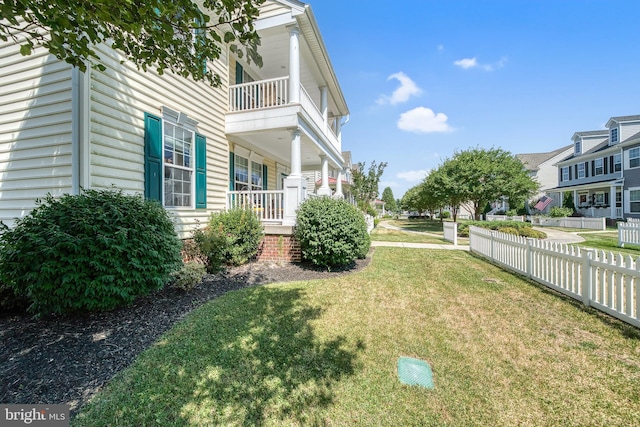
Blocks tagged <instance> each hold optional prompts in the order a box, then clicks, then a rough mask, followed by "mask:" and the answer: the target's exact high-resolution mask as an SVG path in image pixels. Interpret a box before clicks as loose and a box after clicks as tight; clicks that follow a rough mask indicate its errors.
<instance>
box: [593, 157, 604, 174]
mask: <svg viewBox="0 0 640 427" xmlns="http://www.w3.org/2000/svg"><path fill="white" fill-rule="evenodd" d="M598 162H600V166H598ZM593 165H594V168H593V174H594V175H604V159H603V158H599V159H595V160H594V163H593ZM598 169H600V173H598Z"/></svg>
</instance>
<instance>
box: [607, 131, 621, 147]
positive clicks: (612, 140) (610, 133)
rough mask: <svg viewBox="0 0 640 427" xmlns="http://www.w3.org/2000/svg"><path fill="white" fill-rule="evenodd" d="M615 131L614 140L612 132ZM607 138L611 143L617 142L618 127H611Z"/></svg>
mask: <svg viewBox="0 0 640 427" xmlns="http://www.w3.org/2000/svg"><path fill="white" fill-rule="evenodd" d="M614 131H615V136H616V138H615V141H614V139H613V134H614ZM609 138H610V141H611V144H617V143H618V142H620V129H618V128H617V127H614V128H611V131H610V132H609Z"/></svg>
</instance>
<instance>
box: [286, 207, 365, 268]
mask: <svg viewBox="0 0 640 427" xmlns="http://www.w3.org/2000/svg"><path fill="white" fill-rule="evenodd" d="M295 237H296V238H297V240H298V241H299V242H300V248H301V250H302V257H303V259H305V260H307V261H311V262H312V263H313V264H315V265H318V266H321V267H327V268H331V267H336V266H344V265H347V264H349V263H351V262H353V261H354V260H355V259H356V258H360V259H362V258H364V257H366V255H367V252H368V251H369V246H370V245H371V240H370V238H369V233H368V232H367V224H366V222H365V219H364V216H363V215H362V212H360V211H359V210H358V209H357V208H356V207H354V206H352V205H350V204H349V203H347V202H346V201H344V200H334V199H331V198H328V197H321V198H313V199H308V200H306V201H305V202H304V203H302V205H300V208H299V209H298V213H297V225H296V228H295Z"/></svg>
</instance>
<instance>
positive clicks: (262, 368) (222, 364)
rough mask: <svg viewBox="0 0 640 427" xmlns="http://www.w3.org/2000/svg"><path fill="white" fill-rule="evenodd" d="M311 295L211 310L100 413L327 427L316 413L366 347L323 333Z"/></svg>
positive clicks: (287, 293) (239, 298) (288, 292)
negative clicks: (314, 323)
mask: <svg viewBox="0 0 640 427" xmlns="http://www.w3.org/2000/svg"><path fill="white" fill-rule="evenodd" d="M303 297H304V291H303V290H301V289H274V288H267V287H259V288H252V289H248V290H246V291H244V292H240V293H235V294H230V295H227V297H225V298H224V299H223V300H219V301H217V302H216V303H214V304H212V305H209V306H207V307H204V308H203V309H201V310H199V311H198V312H197V313H194V315H193V316H192V317H191V318H189V320H188V321H187V322H184V323H183V324H181V325H180V326H179V327H177V328H176V329H175V330H174V331H173V332H172V333H171V334H170V335H169V336H168V337H166V339H164V340H161V341H159V342H158V344H157V345H156V346H154V348H153V349H152V350H151V351H150V352H148V353H146V354H145V355H143V356H142V357H141V358H140V359H139V362H140V363H141V365H142V366H144V368H142V369H141V368H140V365H139V366H137V367H136V368H135V369H134V370H132V371H130V374H131V375H127V376H126V377H124V381H121V382H119V383H118V385H117V386H116V387H117V388H118V390H115V391H116V393H118V394H119V395H121V396H122V395H126V396H128V397H127V398H124V399H123V400H125V401H126V402H124V401H120V402H115V403H114V405H116V406H117V407H111V408H107V407H105V406H103V405H102V404H101V403H98V404H97V405H96V407H97V408H101V409H99V410H100V411H103V412H107V413H109V412H111V413H113V411H114V410H115V412H116V413H118V414H117V416H118V417H119V419H128V420H130V422H132V423H133V424H138V423H141V424H145V423H146V422H149V421H152V422H160V423H161V424H166V425H169V424H172V425H173V424H176V423H178V424H186V425H262V424H263V423H265V421H266V420H270V421H271V422H273V421H274V420H283V421H284V422H286V423H289V424H290V423H296V424H303V425H309V424H324V421H323V420H320V419H316V416H314V415H313V414H314V412H315V410H316V409H318V408H322V407H327V406H329V405H331V404H332V402H333V392H332V386H333V385H334V384H335V383H336V382H338V381H340V379H341V378H343V377H345V376H348V375H352V374H353V373H354V370H355V366H356V359H357V353H358V352H360V351H362V350H363V348H364V346H363V344H362V343H349V342H348V341H347V340H346V339H345V338H344V337H341V336H335V337H331V338H323V337H319V336H317V335H316V334H315V333H314V328H313V326H312V324H311V322H312V321H313V320H314V319H318V318H319V317H320V315H321V313H322V309H321V308H320V307H317V306H310V305H307V304H305V303H304V302H302V301H301V300H302V298H303ZM112 397H113V396H110V397H109V396H106V397H105V402H103V403H105V404H106V406H109V403H108V401H109V400H110V399H111V398H112ZM129 399H133V400H129ZM122 406H126V409H125V408H123V407H122ZM140 408H145V409H144V411H143V412H144V414H142V413H140ZM94 409H95V408H94ZM129 411H131V412H132V413H127V412H129ZM104 415H106V414H104V413H102V414H94V413H92V411H89V412H88V413H85V414H83V415H81V417H80V418H82V417H83V416H86V417H87V418H89V419H91V418H95V417H96V416H97V417H99V418H102V417H103V416H104ZM148 416H152V417H153V418H144V417H148ZM136 417H143V418H138V419H136ZM102 419H104V418H102Z"/></svg>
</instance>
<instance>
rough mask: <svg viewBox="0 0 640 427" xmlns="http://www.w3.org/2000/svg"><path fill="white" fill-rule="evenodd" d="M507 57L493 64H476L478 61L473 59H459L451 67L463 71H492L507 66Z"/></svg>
mask: <svg viewBox="0 0 640 427" xmlns="http://www.w3.org/2000/svg"><path fill="white" fill-rule="evenodd" d="M507 61H508V60H507V57H506V56H503V57H502V58H500V60H499V61H498V62H496V63H495V64H481V63H479V62H478V60H477V59H476V58H475V57H474V58H464V59H459V60H457V61H454V62H453V65H455V66H457V67H460V68H462V69H463V70H468V69H470V68H480V69H482V70H484V71H493V70H496V69H498V68H502V67H504V66H505V65H506V64H507Z"/></svg>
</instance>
